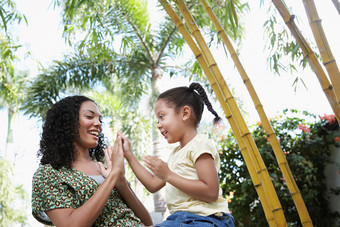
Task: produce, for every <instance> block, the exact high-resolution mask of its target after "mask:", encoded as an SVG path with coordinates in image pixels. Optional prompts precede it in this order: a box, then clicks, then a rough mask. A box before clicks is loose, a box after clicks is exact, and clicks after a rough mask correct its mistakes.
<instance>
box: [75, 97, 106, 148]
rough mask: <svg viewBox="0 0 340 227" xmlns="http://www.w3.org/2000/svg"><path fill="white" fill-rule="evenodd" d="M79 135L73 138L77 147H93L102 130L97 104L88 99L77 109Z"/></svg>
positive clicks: (96, 143)
mask: <svg viewBox="0 0 340 227" xmlns="http://www.w3.org/2000/svg"><path fill="white" fill-rule="evenodd" d="M79 125H80V127H79V136H76V138H75V145H76V147H77V148H78V149H82V148H83V149H89V148H95V147H96V146H97V145H98V140H99V134H100V133H101V132H102V116H101V114H100V111H99V109H98V107H97V105H96V104H95V103H94V102H92V101H90V100H88V101H85V102H83V103H82V104H81V106H80V109H79Z"/></svg>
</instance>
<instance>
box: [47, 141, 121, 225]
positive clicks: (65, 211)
mask: <svg viewBox="0 0 340 227" xmlns="http://www.w3.org/2000/svg"><path fill="white" fill-rule="evenodd" d="M111 163H112V166H113V168H111V169H110V170H109V173H108V174H107V175H106V179H105V181H104V182H103V183H102V184H101V185H100V186H99V187H98V189H97V191H96V192H95V193H94V194H93V195H92V196H91V198H90V199H89V200H87V201H86V202H85V203H84V204H83V205H82V206H80V207H78V208H76V209H73V208H60V209H52V210H49V211H46V214H47V216H48V217H49V218H50V220H51V221H52V222H53V224H54V225H55V226H58V227H59V226H80V227H84V226H92V224H93V223H94V222H95V221H96V219H97V218H98V216H99V214H100V213H101V212H102V210H103V208H104V206H105V204H106V203H107V200H108V198H109V196H110V195H111V192H112V190H113V188H114V187H115V185H116V183H117V180H118V179H119V178H120V177H121V176H122V175H123V173H124V155H123V148H122V141H121V139H120V138H119V137H117V140H116V142H115V144H114V147H113V149H112V155H111Z"/></svg>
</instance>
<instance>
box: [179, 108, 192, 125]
mask: <svg viewBox="0 0 340 227" xmlns="http://www.w3.org/2000/svg"><path fill="white" fill-rule="evenodd" d="M181 113H182V119H183V121H186V120H188V119H189V118H190V116H191V108H190V107H189V106H183V107H182V112H181Z"/></svg>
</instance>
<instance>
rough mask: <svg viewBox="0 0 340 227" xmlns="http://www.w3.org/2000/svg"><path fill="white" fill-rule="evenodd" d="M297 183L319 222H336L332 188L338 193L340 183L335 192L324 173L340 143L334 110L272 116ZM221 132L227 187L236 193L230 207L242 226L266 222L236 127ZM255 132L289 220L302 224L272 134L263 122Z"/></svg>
mask: <svg viewBox="0 0 340 227" xmlns="http://www.w3.org/2000/svg"><path fill="white" fill-rule="evenodd" d="M271 124H272V126H273V129H274V131H275V133H276V135H277V137H278V140H279V141H280V144H281V146H282V149H283V151H284V153H285V156H286V158H287V161H288V163H289V166H290V168H291V170H292V172H293V175H294V176H295V180H296V183H297V185H298V187H299V188H300V190H301V195H302V197H303V199H304V201H305V203H306V206H307V209H308V211H309V213H310V216H311V219H312V222H313V225H314V226H331V225H332V223H333V222H334V220H335V218H336V217H339V213H332V212H330V208H329V202H328V194H327V193H334V194H338V193H339V192H340V189H339V188H334V189H332V190H331V191H330V192H329V191H327V188H326V183H325V180H326V176H325V174H324V170H325V167H326V166H327V164H330V163H333V160H331V159H330V150H331V148H332V147H338V148H339V147H340V142H339V140H340V139H339V138H340V133H339V131H338V128H339V126H338V123H337V121H336V118H335V116H334V115H325V116H320V119H318V117H317V116H315V115H313V114H310V113H308V112H298V111H296V110H285V111H284V112H283V114H282V115H281V116H278V117H277V118H275V119H272V120H271ZM217 135H218V136H215V138H216V140H217V141H218V147H219V153H220V157H221V171H220V173H219V177H220V182H221V185H222V188H223V193H224V195H225V196H226V197H228V198H229V199H230V204H229V208H230V210H231V211H232V214H233V216H234V217H235V221H236V222H235V223H236V225H237V226H266V225H267V224H266V219H265V216H264V212H263V209H262V206H261V203H260V201H259V197H258V195H257V193H256V191H255V188H254V185H253V183H252V181H251V178H250V176H249V172H248V170H247V166H246V165H245V163H244V161H243V158H242V155H241V152H240V150H239V146H238V144H237V143H236V141H235V137H234V135H233V133H232V132H229V133H227V134H224V132H223V131H219V134H217ZM252 135H253V138H254V140H255V142H256V145H257V147H258V148H259V150H260V153H261V156H262V157H263V160H264V162H265V163H266V166H267V168H268V172H269V173H270V177H271V179H272V181H273V183H274V186H275V189H276V191H277V193H278V196H279V198H280V201H281V204H282V207H283V210H284V212H285V217H286V219H287V224H288V226H302V224H301V222H300V220H299V217H298V215H297V210H296V207H295V206H294V203H293V200H292V198H291V196H290V192H289V190H288V188H287V184H286V181H285V178H284V177H283V175H282V172H281V171H280V168H279V166H278V163H277V161H276V159H275V157H274V155H273V150H272V148H271V146H270V144H269V139H268V135H267V133H266V131H265V130H264V128H263V125H262V123H261V122H259V123H257V124H256V125H254V128H253V130H252Z"/></svg>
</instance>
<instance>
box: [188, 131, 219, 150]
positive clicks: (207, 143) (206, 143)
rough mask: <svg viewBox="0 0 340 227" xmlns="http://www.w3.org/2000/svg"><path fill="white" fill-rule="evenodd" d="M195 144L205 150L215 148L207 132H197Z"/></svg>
mask: <svg viewBox="0 0 340 227" xmlns="http://www.w3.org/2000/svg"><path fill="white" fill-rule="evenodd" d="M193 145H194V146H196V147H197V148H199V149H203V150H205V149H209V150H211V149H214V148H215V146H214V144H213V142H212V140H211V139H209V137H208V136H207V135H205V134H197V135H196V136H195V138H194V141H193Z"/></svg>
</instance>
